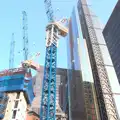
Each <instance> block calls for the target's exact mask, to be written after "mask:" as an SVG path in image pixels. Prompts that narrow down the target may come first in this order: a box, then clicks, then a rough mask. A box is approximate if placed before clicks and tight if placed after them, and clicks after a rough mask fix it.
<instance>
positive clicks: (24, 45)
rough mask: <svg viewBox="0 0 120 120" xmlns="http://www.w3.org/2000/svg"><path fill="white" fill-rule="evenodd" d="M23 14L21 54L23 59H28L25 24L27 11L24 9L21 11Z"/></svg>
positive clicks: (26, 26) (26, 27) (26, 28)
mask: <svg viewBox="0 0 120 120" xmlns="http://www.w3.org/2000/svg"><path fill="white" fill-rule="evenodd" d="M22 14H23V55H24V60H27V59H28V52H29V51H28V33H27V30H28V25H27V13H26V12H25V11H23V12H22Z"/></svg>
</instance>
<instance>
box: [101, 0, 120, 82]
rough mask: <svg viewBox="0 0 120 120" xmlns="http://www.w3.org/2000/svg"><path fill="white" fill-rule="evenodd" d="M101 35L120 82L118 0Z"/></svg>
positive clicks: (119, 15) (119, 8) (119, 1)
mask: <svg viewBox="0 0 120 120" xmlns="http://www.w3.org/2000/svg"><path fill="white" fill-rule="evenodd" d="M103 35H104V37H105V40H106V44H107V47H108V50H109V52H110V55H111V59H112V62H113V65H114V68H115V71H116V74H117V77H118V80H119V83H120V54H119V53H120V0H118V2H117V4H116V6H115V8H114V10H113V12H112V15H111V16H110V18H109V20H108V22H107V24H106V26H105V28H104V30H103Z"/></svg>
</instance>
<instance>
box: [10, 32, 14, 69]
mask: <svg viewBox="0 0 120 120" xmlns="http://www.w3.org/2000/svg"><path fill="white" fill-rule="evenodd" d="M14 49H15V40H14V33H12V39H11V44H10V56H9V68H10V69H11V68H13V67H14Z"/></svg>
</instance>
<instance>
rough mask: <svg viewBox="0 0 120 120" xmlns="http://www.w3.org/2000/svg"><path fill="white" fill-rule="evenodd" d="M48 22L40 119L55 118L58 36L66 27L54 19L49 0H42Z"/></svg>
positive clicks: (63, 34) (64, 34)
mask: <svg viewBox="0 0 120 120" xmlns="http://www.w3.org/2000/svg"><path fill="white" fill-rule="evenodd" d="M44 4H45V8H46V14H47V17H48V21H49V24H48V25H47V27H46V57H45V66H44V78H43V85H42V100H41V110H40V120H55V118H56V62H57V47H58V40H59V37H60V36H62V37H65V36H66V35H67V33H68V29H67V28H66V27H64V26H63V25H62V24H60V23H59V22H55V21H54V13H53V9H52V4H51V0H44Z"/></svg>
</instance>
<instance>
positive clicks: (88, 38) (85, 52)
mask: <svg viewBox="0 0 120 120" xmlns="http://www.w3.org/2000/svg"><path fill="white" fill-rule="evenodd" d="M102 31H103V27H102V25H101V24H100V22H99V20H98V17H97V16H96V15H95V14H94V13H93V12H92V10H91V5H90V4H89V3H87V1H86V0H79V1H78V3H77V7H75V9H74V10H73V12H72V16H71V20H70V24H69V34H68V39H67V51H68V52H67V53H68V69H69V72H68V80H69V82H68V83H69V84H70V86H69V91H70V90H71V89H72V88H73V87H74V89H77V90H78V91H77V92H74V94H73V95H74V96H72V95H71V94H72V91H70V93H68V98H69V119H70V120H72V119H73V120H80V119H81V120H93V119H95V120H118V119H119V114H120V104H119V102H118V101H120V96H119V95H117V94H115V93H120V87H119V84H118V80H117V77H116V73H115V70H114V67H113V64H112V61H111V58H110V55H109V52H108V49H107V46H106V43H105V40H104V37H103V34H102ZM74 70H78V71H79V73H78V74H79V75H75V76H79V77H78V78H77V79H78V80H76V81H75V77H74ZM77 81H78V82H77ZM69 84H68V85H69ZM74 84H75V85H74ZM78 84H79V85H78ZM71 85H72V86H71ZM79 87H80V88H79ZM74 89H73V90H74ZM75 93H76V94H75ZM75 95H76V96H77V97H78V96H81V97H80V98H79V97H78V98H76V99H74V97H75ZM77 99H78V101H77ZM75 100H76V101H75ZM79 104H81V105H80V106H79ZM73 105H74V107H73ZM76 106H77V107H78V109H76ZM92 106H94V107H92ZM92 108H94V110H93V109H92ZM74 111H75V112H74Z"/></svg>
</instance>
